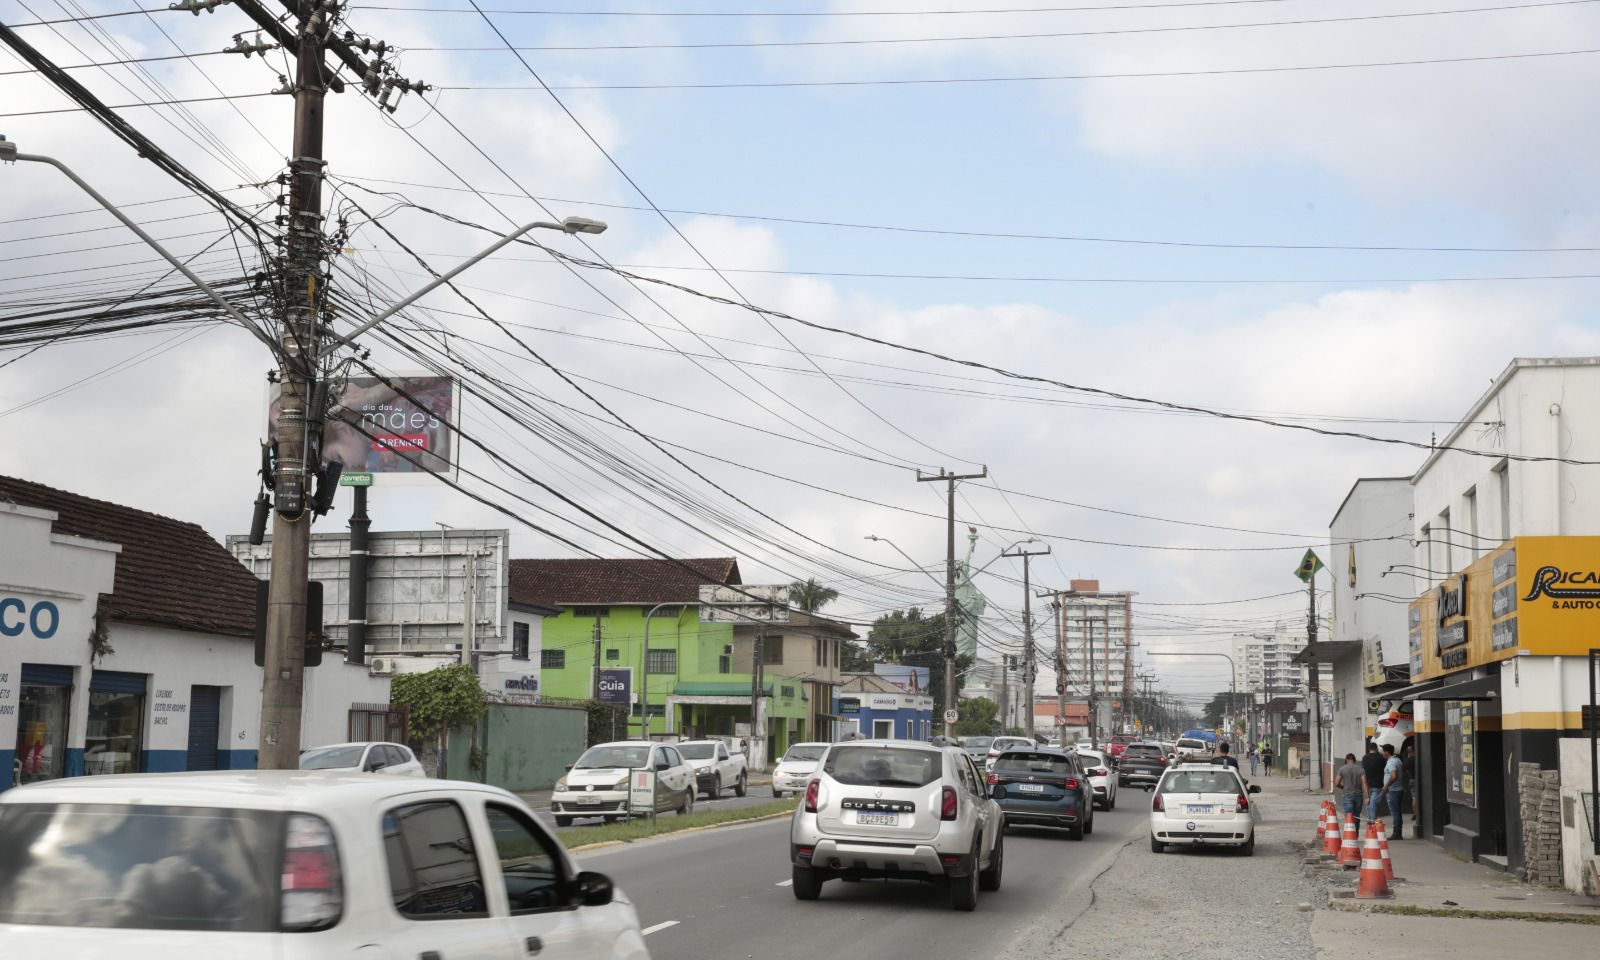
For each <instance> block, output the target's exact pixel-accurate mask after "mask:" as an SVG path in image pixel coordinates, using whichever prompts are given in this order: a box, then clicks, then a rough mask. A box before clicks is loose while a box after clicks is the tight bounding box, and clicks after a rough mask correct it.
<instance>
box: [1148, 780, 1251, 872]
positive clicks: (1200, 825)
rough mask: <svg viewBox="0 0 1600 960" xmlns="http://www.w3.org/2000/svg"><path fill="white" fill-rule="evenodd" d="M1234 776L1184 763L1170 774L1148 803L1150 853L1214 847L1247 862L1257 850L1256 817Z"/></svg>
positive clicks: (1246, 793)
mask: <svg viewBox="0 0 1600 960" xmlns="http://www.w3.org/2000/svg"><path fill="white" fill-rule="evenodd" d="M1260 792H1261V788H1260V787H1258V786H1256V785H1255V784H1251V785H1250V786H1249V787H1246V786H1245V783H1244V780H1243V779H1241V778H1240V776H1239V772H1238V771H1237V770H1235V769H1234V768H1232V767H1228V766H1222V765H1219V764H1214V763H1186V764H1183V765H1182V766H1178V767H1174V768H1172V769H1169V770H1168V771H1167V772H1166V773H1165V774H1164V775H1163V776H1162V777H1161V782H1160V783H1159V784H1157V785H1156V788H1155V796H1154V797H1152V798H1151V800H1150V850H1151V852H1152V853H1160V852H1162V851H1163V850H1165V849H1166V848H1167V847H1168V846H1172V845H1179V844H1183V845H1200V844H1214V845H1217V846H1227V847H1234V848H1236V849H1237V850H1238V851H1239V852H1240V853H1241V854H1243V855H1245V856H1247V857H1248V856H1250V855H1251V854H1253V853H1255V849H1256V824H1255V820H1256V817H1257V816H1258V815H1259V811H1257V810H1256V805H1255V804H1253V803H1251V802H1250V796H1249V795H1250V794H1253V793H1260Z"/></svg>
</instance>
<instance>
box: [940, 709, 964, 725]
mask: <svg viewBox="0 0 1600 960" xmlns="http://www.w3.org/2000/svg"><path fill="white" fill-rule="evenodd" d="M960 719H961V714H959V713H957V712H956V711H954V710H946V711H945V712H944V722H945V723H955V722H956V721H957V720H960Z"/></svg>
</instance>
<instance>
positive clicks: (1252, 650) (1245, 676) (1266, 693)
mask: <svg viewBox="0 0 1600 960" xmlns="http://www.w3.org/2000/svg"><path fill="white" fill-rule="evenodd" d="M1305 645H1306V635H1305V628H1304V627H1303V626H1300V625H1295V626H1291V625H1290V624H1288V623H1284V622H1282V621H1280V622H1278V623H1277V624H1274V626H1273V629H1272V631H1271V632H1270V633H1240V634H1235V635H1234V637H1233V650H1232V652H1231V654H1230V656H1232V657H1233V666H1234V671H1235V676H1234V682H1235V684H1236V685H1237V687H1238V690H1239V693H1240V694H1244V693H1247V692H1248V693H1250V694H1252V695H1253V697H1254V702H1255V703H1257V704H1263V703H1267V702H1269V701H1271V700H1272V699H1273V698H1274V697H1276V696H1278V695H1280V694H1287V695H1290V696H1293V695H1295V694H1296V693H1297V692H1298V691H1300V690H1302V688H1304V687H1305V684H1306V669H1305V667H1303V666H1301V665H1299V664H1297V663H1295V662H1294V657H1295V654H1297V653H1299V652H1300V651H1301V650H1302V649H1304V648H1305ZM1241 699H1243V698H1242V697H1241Z"/></svg>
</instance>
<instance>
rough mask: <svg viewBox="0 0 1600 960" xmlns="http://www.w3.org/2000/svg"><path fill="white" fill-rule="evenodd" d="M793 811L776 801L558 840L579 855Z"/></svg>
mask: <svg viewBox="0 0 1600 960" xmlns="http://www.w3.org/2000/svg"><path fill="white" fill-rule="evenodd" d="M794 807H795V801H793V800H774V801H772V802H771V803H760V804H755V805H754V806H749V807H739V808H737V809H733V810H702V811H698V812H695V813H691V814H689V815H687V816H681V815H678V814H669V815H667V816H658V817H656V819H655V821H654V822H651V820H650V819H649V818H648V817H644V818H640V819H637V820H631V821H629V822H627V823H608V824H605V825H604V826H598V827H579V828H577V829H575V830H563V831H561V832H560V833H558V834H557V835H556V836H557V837H559V838H560V840H561V842H562V843H563V844H565V845H566V847H567V849H568V850H569V851H572V852H577V851H580V850H585V849H593V848H595V847H600V846H610V845H612V844H618V843H633V842H634V841H636V840H647V839H649V838H651V837H661V836H666V835H668V834H673V833H689V832H693V831H698V830H709V829H712V828H715V827H725V826H729V825H731V824H735V823H748V822H752V821H756V820H773V819H777V818H779V817H787V816H789V815H790V814H792V813H793V812H794Z"/></svg>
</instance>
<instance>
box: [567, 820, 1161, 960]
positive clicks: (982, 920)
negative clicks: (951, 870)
mask: <svg viewBox="0 0 1600 960" xmlns="http://www.w3.org/2000/svg"><path fill="white" fill-rule="evenodd" d="M1143 798H1144V794H1143V793H1142V792H1141V793H1130V794H1128V795H1127V796H1125V797H1123V798H1119V799H1120V800H1121V804H1120V805H1119V807H1118V809H1116V810H1113V811H1109V812H1107V811H1104V810H1102V811H1100V812H1099V813H1098V814H1097V815H1096V818H1095V832H1094V835H1093V836H1090V837H1088V838H1086V839H1085V840H1084V841H1083V842H1081V843H1076V842H1073V841H1071V840H1068V839H1066V836H1065V834H1064V833H1059V832H1056V831H1050V830H1044V829H1033V828H1014V829H1012V831H1011V832H1010V833H1008V834H1007V835H1006V865H1005V877H1004V884H1003V886H1002V888H1001V889H1000V891H999V892H997V893H984V894H980V896H979V900H978V909H977V912H976V913H958V912H956V911H954V910H952V909H950V907H949V904H948V901H947V899H946V897H945V892H944V890H943V889H941V888H937V887H934V886H931V885H926V884H920V883H907V882H898V883H888V882H868V883H856V884H846V883H843V882H840V881H837V880H835V881H831V882H829V883H828V884H826V885H825V886H824V887H823V888H822V899H820V900H817V901H815V902H811V903H802V902H800V901H798V900H796V899H795V898H794V894H793V893H792V892H791V891H790V889H789V886H788V884H789V861H788V842H789V822H788V821H787V820H776V821H768V822H763V823H758V824H750V825H745V826H737V827H728V828H724V829H719V830H710V831H705V832H701V833H694V834H688V835H685V836H681V837H670V836H669V837H664V838H662V839H659V840H652V841H648V842H645V843H639V844H630V845H628V846H623V847H613V848H607V849H601V850H595V851H593V852H590V853H586V854H579V860H580V861H581V862H582V864H583V867H584V869H588V870H598V871H601V872H602V873H606V874H608V875H610V876H611V877H612V878H613V879H614V880H616V881H617V883H618V884H619V885H620V886H621V887H622V888H623V889H624V890H625V891H626V892H627V895H628V897H629V898H630V899H631V900H632V901H633V902H634V904H635V905H636V906H637V907H638V910H639V921H640V924H641V925H642V926H643V927H644V929H645V932H646V935H647V936H646V942H647V943H648V944H649V946H650V955H651V956H652V957H653V958H654V960H678V958H683V960H690V958H693V960H705V958H711V960H725V958H739V960H743V958H746V957H759V958H761V960H789V958H794V960H800V958H805V960H815V958H816V957H827V956H850V957H885V958H897V957H907V956H911V955H913V954H914V953H924V952H928V951H930V950H931V951H932V954H931V955H937V956H941V957H952V956H978V955H985V956H986V955H991V954H992V953H994V952H995V951H998V950H999V949H1000V948H1001V947H1003V946H1005V944H1007V943H1008V942H1010V941H1011V940H1012V939H1013V938H1015V937H1017V936H1019V935H1020V934H1022V933H1023V931H1025V930H1026V929H1028V928H1029V927H1032V926H1035V925H1037V924H1038V923H1040V922H1041V920H1044V921H1058V922H1060V923H1063V924H1064V923H1065V922H1066V921H1067V920H1068V919H1070V917H1071V914H1070V913H1065V914H1064V913H1063V912H1062V907H1061V899H1062V897H1063V895H1064V894H1066V893H1067V892H1068V890H1069V889H1070V888H1072V887H1074V886H1075V885H1079V884H1080V883H1081V884H1083V885H1084V886H1086V881H1087V880H1089V879H1092V878H1093V877H1094V875H1095V874H1096V873H1098V872H1099V871H1100V870H1102V869H1104V868H1105V867H1106V866H1107V865H1108V864H1109V863H1110V862H1111V858H1112V857H1113V855H1114V854H1115V853H1116V852H1117V850H1118V849H1120V847H1121V846H1122V845H1123V844H1124V843H1125V842H1127V841H1128V840H1130V839H1134V840H1139V841H1141V842H1142V841H1143V840H1144V838H1145V836H1146V831H1147V822H1148V821H1147V819H1146V818H1147V816H1148V814H1147V813H1146V807H1145V805H1144V804H1143V803H1141V802H1140V801H1141V800H1142V799H1143ZM1083 896H1084V900H1083V902H1084V903H1087V894H1086V893H1084V894H1083ZM1089 953H1091V954H1092V953H1093V951H1092V950H1091V951H1089Z"/></svg>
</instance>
